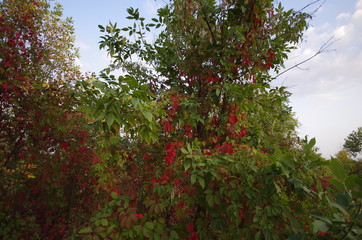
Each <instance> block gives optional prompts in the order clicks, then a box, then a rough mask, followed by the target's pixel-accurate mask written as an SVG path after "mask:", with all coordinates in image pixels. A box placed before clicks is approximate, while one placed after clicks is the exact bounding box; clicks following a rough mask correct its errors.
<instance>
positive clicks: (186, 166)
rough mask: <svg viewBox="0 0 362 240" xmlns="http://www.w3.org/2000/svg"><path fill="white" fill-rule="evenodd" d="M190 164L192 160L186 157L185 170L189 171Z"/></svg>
mask: <svg viewBox="0 0 362 240" xmlns="http://www.w3.org/2000/svg"><path fill="white" fill-rule="evenodd" d="M190 166H191V161H190V160H188V159H186V160H185V161H184V168H185V171H187V169H189V168H190Z"/></svg>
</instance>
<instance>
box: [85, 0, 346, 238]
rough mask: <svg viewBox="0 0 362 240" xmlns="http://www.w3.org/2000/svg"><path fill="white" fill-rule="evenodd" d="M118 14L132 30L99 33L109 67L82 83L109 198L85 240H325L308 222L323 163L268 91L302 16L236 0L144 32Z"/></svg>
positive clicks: (316, 210)
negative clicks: (151, 37)
mask: <svg viewBox="0 0 362 240" xmlns="http://www.w3.org/2000/svg"><path fill="white" fill-rule="evenodd" d="M128 13H129V16H128V17H127V18H128V19H133V20H134V21H135V24H134V25H133V26H130V27H124V28H122V29H120V28H118V27H117V25H116V24H112V23H111V24H110V25H108V26H106V27H104V26H100V29H101V31H102V32H104V33H105V35H104V36H103V37H102V40H101V42H100V47H101V48H106V49H107V51H108V53H109V55H110V56H111V57H112V59H113V64H112V65H111V66H110V67H109V68H108V69H105V70H104V71H103V73H102V74H101V78H102V80H95V81H94V82H89V81H87V82H83V83H82V87H83V88H84V93H82V96H81V97H82V99H83V102H84V103H85V104H84V105H83V106H82V107H81V108H80V109H81V110H82V111H84V112H86V113H87V115H88V116H89V118H90V119H91V120H92V125H93V126H94V127H95V129H97V130H98V132H99V140H98V141H99V142H102V144H101V145H102V147H103V150H102V152H103V156H102V159H101V160H100V162H99V163H98V164H97V166H96V168H97V170H98V174H99V176H100V179H101V180H100V182H101V184H102V186H104V189H106V190H107V191H108V192H109V195H110V196H111V197H110V198H109V199H107V200H105V201H104V202H102V204H100V208H99V211H98V212H96V213H95V215H94V217H92V218H91V219H90V221H89V222H87V223H85V224H84V226H83V228H81V229H80V231H79V233H80V234H81V235H82V236H83V237H84V239H86V238H99V237H102V238H110V239H142V238H151V239H207V238H210V239H287V238H288V237H289V238H290V239H301V238H318V237H319V238H323V236H324V235H325V236H326V237H327V235H328V236H329V233H327V231H328V229H329V227H328V226H329V225H327V223H324V222H323V223H321V221H320V220H318V221H317V220H316V219H314V218H313V217H312V214H313V216H314V215H318V214H320V215H323V214H324V213H326V212H327V211H326V207H325V205H326V202H325V201H324V200H325V198H323V197H324V196H326V194H327V193H328V191H329V188H330V186H331V185H330V184H329V183H328V181H327V180H326V179H328V178H329V177H328V176H320V175H318V172H315V171H313V169H314V167H315V166H321V165H323V164H326V163H325V162H324V161H322V160H321V159H320V157H318V155H317V154H315V153H314V152H313V146H314V144H315V140H314V139H312V140H308V141H305V142H303V141H300V140H298V138H297V137H296V134H295V127H296V121H295V119H294V118H293V115H292V112H291V108H290V107H289V106H288V96H289V93H288V92H287V91H286V89H285V88H273V87H271V86H270V85H269V83H270V82H271V81H272V78H271V76H270V74H269V72H270V71H271V70H274V71H276V72H278V71H279V70H280V69H281V68H282V66H283V62H284V60H285V59H286V58H287V53H288V52H289V51H290V50H291V49H293V44H296V43H298V42H299V41H300V39H301V36H302V33H303V30H304V29H305V28H306V26H307V23H306V21H307V19H308V18H309V17H310V16H309V15H308V14H306V13H303V12H297V11H294V10H288V11H285V10H284V9H283V7H282V6H281V5H280V4H279V5H278V6H275V5H274V3H273V1H238V0H235V1H212V0H188V1H180V0H173V1H170V3H169V4H168V5H167V6H165V7H164V8H161V9H159V11H158V17H157V18H153V19H152V22H151V23H146V21H145V19H144V18H142V17H140V15H139V12H138V10H137V9H133V8H129V9H128ZM161 26H162V27H163V28H162V31H161V33H160V34H159V36H158V38H157V39H156V41H155V42H154V43H152V44H151V43H148V42H147V41H146V38H145V34H146V32H148V31H151V29H152V28H153V27H155V28H159V27H161ZM126 36H131V37H130V38H127V37H126ZM116 68H121V69H123V70H124V74H123V75H121V76H119V77H116V76H114V75H113V74H112V73H111V71H112V70H113V69H116ZM324 177H325V178H324ZM328 213H330V212H328ZM341 229H342V230H341ZM344 229H346V228H345V227H344V226H343V228H339V229H336V230H335V232H336V233H334V232H333V234H336V236H337V235H338V234H339V235H343V234H344V233H345V232H343V231H345V230H344ZM348 231H350V230H348Z"/></svg>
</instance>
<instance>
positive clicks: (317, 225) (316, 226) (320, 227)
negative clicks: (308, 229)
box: [313, 220, 328, 233]
mask: <svg viewBox="0 0 362 240" xmlns="http://www.w3.org/2000/svg"><path fill="white" fill-rule="evenodd" d="M327 231H328V225H327V223H325V222H323V221H321V220H314V222H313V233H317V232H327Z"/></svg>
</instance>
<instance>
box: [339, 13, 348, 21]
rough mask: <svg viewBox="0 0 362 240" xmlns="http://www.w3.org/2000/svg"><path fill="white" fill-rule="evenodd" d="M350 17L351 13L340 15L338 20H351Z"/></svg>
mask: <svg viewBox="0 0 362 240" xmlns="http://www.w3.org/2000/svg"><path fill="white" fill-rule="evenodd" d="M350 17H351V14H350V13H340V14H339V15H338V16H337V18H336V19H337V20H342V19H349V18H350Z"/></svg>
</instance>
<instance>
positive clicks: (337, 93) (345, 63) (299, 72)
mask: <svg viewBox="0 0 362 240" xmlns="http://www.w3.org/2000/svg"><path fill="white" fill-rule="evenodd" d="M58 2H59V3H60V4H62V5H63V7H64V15H65V16H68V17H73V20H74V27H75V34H76V38H77V41H76V45H77V46H78V47H79V48H80V54H81V58H80V59H79V60H78V63H79V64H80V65H81V68H82V70H83V71H91V72H96V73H97V72H99V71H100V70H101V69H103V68H105V67H106V66H107V64H108V62H109V59H108V58H107V55H106V53H105V52H104V51H103V52H102V51H99V48H98V42H99V37H100V36H101V34H100V32H99V30H98V25H99V24H101V25H107V23H108V22H109V21H112V22H118V26H128V25H129V23H130V22H127V19H126V16H127V13H126V8H128V7H131V6H132V7H134V8H139V9H140V12H141V15H142V16H144V17H146V18H151V17H153V16H155V14H156V11H157V8H158V7H159V6H161V5H162V3H163V1H162V0H156V1H155V0H129V1H127V0H102V1H99V0H58ZM281 2H282V4H283V5H284V6H285V8H294V9H301V8H302V7H304V6H306V5H307V4H308V3H310V2H313V0H298V1H297V0H281ZM323 2H324V1H320V2H319V4H321V3H323ZM317 6H318V3H317V5H313V6H311V7H310V8H308V10H310V11H312V10H313V9H315V8H316V7H317ZM331 37H334V39H336V40H337V39H338V41H336V42H335V43H334V44H333V46H331V47H330V50H333V51H330V52H328V53H324V54H322V55H319V56H317V57H316V58H314V59H313V60H311V61H309V62H307V63H306V64H304V65H302V66H301V69H294V70H292V71H290V72H288V73H286V74H284V75H282V76H280V78H279V79H278V80H277V81H275V82H274V85H276V86H281V85H283V86H287V87H288V88H289V91H290V92H292V93H293V95H292V97H291V105H292V107H293V111H294V112H295V115H296V117H297V119H298V120H299V122H300V127H299V129H298V131H299V134H300V136H301V137H303V136H305V135H308V136H309V137H310V138H311V137H316V140H317V146H318V147H319V148H320V152H321V153H322V154H323V156H324V157H327V158H329V157H330V156H333V155H335V154H336V153H337V152H338V151H339V150H341V148H342V145H343V142H344V138H345V137H346V136H347V135H348V134H349V133H351V132H352V131H353V130H356V129H357V128H358V127H361V126H362V107H361V106H360V104H361V103H362V94H361V93H362V0H344V1H341V0H326V1H325V2H324V4H323V5H322V7H321V8H320V9H319V10H318V11H317V13H316V14H315V16H314V19H313V20H312V21H311V23H310V28H309V29H308V30H307V31H306V33H305V40H304V41H303V43H302V44H301V45H300V47H299V49H297V50H296V51H294V52H293V53H292V55H291V57H290V60H289V61H288V62H287V63H286V65H287V66H292V65H293V64H295V63H298V62H300V61H302V60H304V59H306V58H308V57H309V56H311V55H313V54H314V53H315V52H316V51H318V49H319V48H320V46H321V45H322V44H323V43H325V42H326V41H327V40H328V39H329V38H331Z"/></svg>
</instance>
